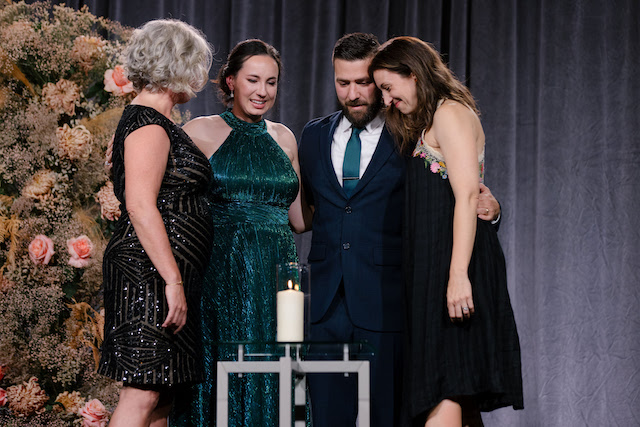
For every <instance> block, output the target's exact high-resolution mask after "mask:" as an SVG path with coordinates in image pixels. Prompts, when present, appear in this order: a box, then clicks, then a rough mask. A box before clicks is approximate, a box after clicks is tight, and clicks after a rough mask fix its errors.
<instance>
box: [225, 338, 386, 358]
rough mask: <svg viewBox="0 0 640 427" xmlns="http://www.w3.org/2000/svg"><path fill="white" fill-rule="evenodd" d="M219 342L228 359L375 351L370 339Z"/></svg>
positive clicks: (356, 354)
mask: <svg viewBox="0 0 640 427" xmlns="http://www.w3.org/2000/svg"><path fill="white" fill-rule="evenodd" d="M216 345H217V347H218V357H219V359H221V360H225V361H236V360H239V359H243V360H274V359H277V358H280V357H284V356H290V357H291V358H292V359H295V360H366V359H369V358H370V357H371V356H373V355H374V353H375V348H374V347H373V346H372V345H371V344H370V343H368V342H367V341H356V342H349V343H340V342H327V341H304V342H277V341H224V342H218V343H216Z"/></svg>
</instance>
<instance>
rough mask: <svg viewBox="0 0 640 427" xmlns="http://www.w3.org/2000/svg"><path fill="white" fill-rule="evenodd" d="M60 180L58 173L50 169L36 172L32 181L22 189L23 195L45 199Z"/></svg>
mask: <svg viewBox="0 0 640 427" xmlns="http://www.w3.org/2000/svg"><path fill="white" fill-rule="evenodd" d="M57 182H58V174H57V173H55V172H54V171H52V170H49V169H42V170H39V171H38V172H36V174H35V175H34V176H33V178H32V179H31V182H30V183H29V184H27V185H26V186H25V187H24V188H23V189H22V195H23V196H24V197H28V198H30V199H35V200H44V199H46V198H48V197H49V195H50V194H51V190H52V189H53V188H54V187H55V185H56V183H57Z"/></svg>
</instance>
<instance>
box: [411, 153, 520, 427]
mask: <svg viewBox="0 0 640 427" xmlns="http://www.w3.org/2000/svg"><path fill="white" fill-rule="evenodd" d="M429 148H430V147H428V146H427V145H426V144H424V143H422V141H421V142H419V143H418V146H417V147H416V149H415V151H414V154H413V157H412V158H411V159H410V160H409V161H408V163H407V174H408V175H407V186H406V191H407V195H406V203H407V204H406V206H405V225H404V227H405V228H404V238H405V240H404V244H405V245H406V246H405V248H406V253H405V255H406V256H405V263H406V264H405V267H406V269H405V271H406V274H407V277H406V279H407V288H406V297H407V302H408V304H407V313H408V315H407V320H408V331H407V339H408V340H407V342H408V348H407V349H406V350H407V351H406V353H405V354H406V365H405V366H406V370H405V372H406V375H405V389H404V392H405V398H404V402H405V405H406V407H405V410H406V412H405V415H406V416H408V418H409V420H411V421H413V422H414V423H416V425H417V424H419V423H421V424H420V425H424V420H425V419H426V418H425V417H426V415H427V414H428V412H429V411H430V410H431V409H433V407H434V406H436V405H437V404H438V403H439V402H440V401H442V400H443V399H446V398H451V397H459V396H466V397H471V398H472V399H473V400H474V401H475V402H476V403H477V404H478V406H479V407H480V410H481V411H491V410H493V409H496V408H500V407H503V406H513V407H514V408H515V409H522V408H523V399H522V376H521V365H520V344H519V340H518V332H517V330H516V324H515V320H514V316H513V311H512V309H511V303H510V300H509V293H508V291H507V276H506V267H505V260H504V255H503V253H502V248H501V247H500V242H499V241H498V236H497V232H496V229H495V227H494V226H493V225H492V224H491V223H490V222H487V221H482V220H480V219H478V223H477V231H476V239H475V244H474V248H473V253H472V257H471V262H470V264H469V279H470V281H471V286H472V290H473V301H474V306H475V314H474V315H473V316H472V317H471V319H469V320H465V321H464V322H462V323H452V322H451V320H450V319H449V315H448V311H447V307H446V291H447V283H448V280H449V266H450V263H451V251H452V247H453V209H454V205H455V199H454V196H453V191H452V189H451V185H450V183H449V179H448V175H447V168H446V164H445V162H444V161H443V159H442V158H441V157H440V156H439V154H438V153H437V152H434V151H433V150H430V149H429ZM478 160H479V162H478V163H479V174H480V179H482V177H483V174H484V154H483V155H482V156H481V157H480V158H479V159H478ZM409 420H407V421H409ZM410 425H411V424H410Z"/></svg>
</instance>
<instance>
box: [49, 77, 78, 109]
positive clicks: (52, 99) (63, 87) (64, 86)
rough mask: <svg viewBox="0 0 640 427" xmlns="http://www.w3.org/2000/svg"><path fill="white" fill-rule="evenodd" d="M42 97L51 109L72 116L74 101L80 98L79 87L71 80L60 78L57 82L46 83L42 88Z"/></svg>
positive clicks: (74, 107) (74, 106)
mask: <svg viewBox="0 0 640 427" xmlns="http://www.w3.org/2000/svg"><path fill="white" fill-rule="evenodd" d="M42 97H43V98H44V102H45V104H47V105H48V106H49V107H50V108H51V109H52V110H53V111H55V112H56V113H58V114H62V113H67V114H68V115H70V116H73V115H74V114H75V111H76V102H77V101H78V100H79V99H80V88H79V87H78V85H77V84H75V83H74V82H72V81H69V80H65V79H60V80H59V81H58V83H56V84H53V83H47V84H46V85H45V86H44V87H43V88H42Z"/></svg>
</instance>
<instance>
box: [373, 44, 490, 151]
mask: <svg viewBox="0 0 640 427" xmlns="http://www.w3.org/2000/svg"><path fill="white" fill-rule="evenodd" d="M375 70H388V71H390V72H392V73H397V74H400V75H401V76H403V77H410V76H411V75H413V76H415V77H416V79H417V80H416V92H417V96H418V107H417V108H416V110H415V111H413V112H412V113H411V114H408V115H404V114H402V113H401V112H400V111H398V109H397V108H395V107H394V106H393V105H391V106H389V107H388V108H387V109H386V111H385V115H386V121H387V127H388V128H389V131H390V132H391V134H392V135H393V136H394V137H395V139H396V142H397V143H398V145H399V147H400V151H401V152H403V153H408V152H409V153H410V152H411V150H413V148H414V147H415V144H416V142H417V141H418V138H420V135H421V133H422V131H428V130H429V129H431V126H432V125H433V115H434V114H435V112H436V108H437V105H438V101H439V100H440V99H453V100H455V101H458V102H460V103H461V104H464V105H467V106H469V107H470V108H471V109H473V110H474V111H475V112H476V114H480V112H479V111H478V109H477V107H476V103H475V101H474V100H473V96H471V92H469V89H467V87H466V86H465V85H463V84H462V83H461V82H460V81H459V80H458V79H457V78H456V77H455V76H454V75H453V72H452V71H451V70H449V68H448V67H447V66H446V65H445V63H444V62H443V61H442V59H441V58H440V54H439V53H438V51H437V50H435V49H434V48H433V46H432V45H431V44H429V43H426V42H423V41H422V40H420V39H417V38H415V37H407V36H404V37H395V38H392V39H391V40H389V41H387V42H386V43H384V44H383V45H382V46H380V48H379V49H378V52H377V53H376V55H375V56H374V57H373V60H372V61H371V65H370V66H369V74H370V75H371V76H373V72H374V71H375Z"/></svg>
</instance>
